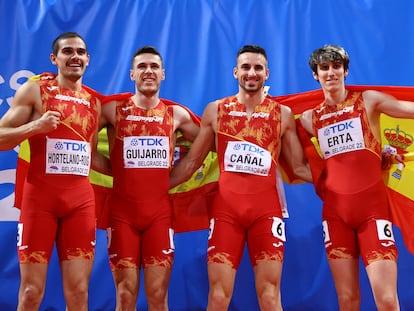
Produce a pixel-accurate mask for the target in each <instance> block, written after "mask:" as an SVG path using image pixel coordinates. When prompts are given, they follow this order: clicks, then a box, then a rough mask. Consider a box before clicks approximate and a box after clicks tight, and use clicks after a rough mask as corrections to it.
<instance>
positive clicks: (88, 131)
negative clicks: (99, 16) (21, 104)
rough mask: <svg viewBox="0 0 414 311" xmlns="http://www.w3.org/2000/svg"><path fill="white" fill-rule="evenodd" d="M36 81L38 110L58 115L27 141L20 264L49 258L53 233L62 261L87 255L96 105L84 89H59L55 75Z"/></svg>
mask: <svg viewBox="0 0 414 311" xmlns="http://www.w3.org/2000/svg"><path fill="white" fill-rule="evenodd" d="M35 81H37V83H38V84H39V86H40V92H41V97H42V111H43V112H46V111H48V110H52V111H58V112H60V113H61V118H60V123H59V125H58V127H57V129H56V130H54V131H52V132H49V133H47V134H39V135H35V136H33V137H31V138H30V139H29V144H30V167H29V170H28V175H27V179H26V182H25V185H24V194H23V200H22V208H21V216H20V223H19V241H18V250H19V259H20V261H21V262H23V263H24V262H47V261H48V260H49V257H50V254H51V251H52V248H53V243H54V241H55V238H56V237H57V238H56V243H57V247H58V251H59V257H60V259H61V260H64V259H70V258H91V257H93V251H94V245H95V244H94V243H95V242H94V240H95V201H94V193H93V190H92V187H91V185H90V183H89V178H88V175H89V167H90V157H91V151H90V143H91V141H92V138H93V136H94V135H95V134H96V130H97V124H98V123H97V120H98V117H99V116H98V104H97V101H96V98H95V97H94V96H93V95H92V94H90V93H89V92H88V91H87V90H86V89H84V88H82V89H81V90H80V91H72V90H69V89H65V88H62V87H60V86H59V85H58V83H57V81H56V79H55V75H49V74H43V75H41V76H40V77H39V79H38V80H35ZM58 219H60V220H58ZM58 223H59V226H58ZM79 228H82V232H80V231H79ZM56 230H58V231H56Z"/></svg>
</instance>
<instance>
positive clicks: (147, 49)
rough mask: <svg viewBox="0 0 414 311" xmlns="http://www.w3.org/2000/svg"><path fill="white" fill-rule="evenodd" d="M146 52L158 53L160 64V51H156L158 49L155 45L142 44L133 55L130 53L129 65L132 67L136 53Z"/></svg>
mask: <svg viewBox="0 0 414 311" xmlns="http://www.w3.org/2000/svg"><path fill="white" fill-rule="evenodd" d="M147 53H148V54H154V55H158V57H159V58H160V59H161V64H162V56H161V54H160V52H158V50H157V49H156V48H155V47H153V46H150V45H146V46H143V47H141V48H139V49H138V50H136V51H135V53H134V55H132V59H131V66H132V67H134V60H135V57H137V56H138V55H141V54H147Z"/></svg>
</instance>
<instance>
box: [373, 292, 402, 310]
mask: <svg viewBox="0 0 414 311" xmlns="http://www.w3.org/2000/svg"><path fill="white" fill-rule="evenodd" d="M375 303H376V305H377V309H378V310H380V311H398V310H400V307H399V302H398V297H397V295H396V294H395V295H394V294H385V295H382V296H380V297H375Z"/></svg>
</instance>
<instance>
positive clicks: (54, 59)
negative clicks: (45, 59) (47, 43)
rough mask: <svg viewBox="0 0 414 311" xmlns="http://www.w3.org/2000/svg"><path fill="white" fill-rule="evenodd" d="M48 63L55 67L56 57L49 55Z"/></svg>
mask: <svg viewBox="0 0 414 311" xmlns="http://www.w3.org/2000/svg"><path fill="white" fill-rule="evenodd" d="M49 58H50V61H51V62H52V64H53V65H57V64H56V55H55V54H53V53H50V55H49Z"/></svg>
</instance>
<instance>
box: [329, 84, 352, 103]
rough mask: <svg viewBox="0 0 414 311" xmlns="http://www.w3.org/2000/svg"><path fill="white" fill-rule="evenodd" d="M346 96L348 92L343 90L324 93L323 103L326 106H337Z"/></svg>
mask: <svg viewBox="0 0 414 311" xmlns="http://www.w3.org/2000/svg"><path fill="white" fill-rule="evenodd" d="M347 95H348V91H347V90H346V89H345V88H342V89H338V90H336V91H329V92H325V103H326V105H328V106H337V105H339V104H341V103H343V102H344V101H345V99H346V97H347Z"/></svg>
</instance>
